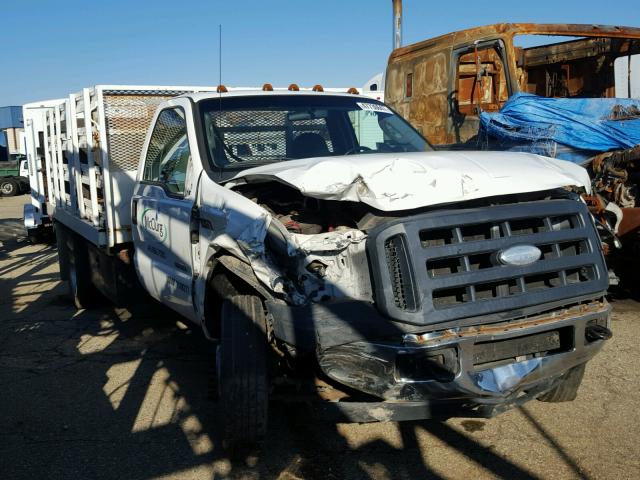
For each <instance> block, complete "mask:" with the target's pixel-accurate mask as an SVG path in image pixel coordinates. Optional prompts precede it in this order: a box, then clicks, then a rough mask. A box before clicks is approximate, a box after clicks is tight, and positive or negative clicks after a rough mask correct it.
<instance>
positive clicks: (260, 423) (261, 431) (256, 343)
mask: <svg viewBox="0 0 640 480" xmlns="http://www.w3.org/2000/svg"><path fill="white" fill-rule="evenodd" d="M221 316H222V318H221V338H220V344H219V345H218V347H217V351H216V373H217V380H218V395H219V401H220V404H221V407H222V412H221V413H222V416H223V423H224V433H223V435H224V443H225V446H226V448H227V449H229V450H231V451H238V450H239V449H242V448H249V447H252V446H255V445H256V444H257V443H258V442H259V441H260V440H261V439H262V438H263V437H264V435H265V433H266V429H267V407H268V379H267V352H268V348H267V347H268V344H267V338H266V323H265V315H264V309H263V306H262V302H261V300H260V299H259V298H258V297H256V296H253V295H238V296H234V297H232V298H231V299H228V300H225V301H224V303H223V305H222V310H221Z"/></svg>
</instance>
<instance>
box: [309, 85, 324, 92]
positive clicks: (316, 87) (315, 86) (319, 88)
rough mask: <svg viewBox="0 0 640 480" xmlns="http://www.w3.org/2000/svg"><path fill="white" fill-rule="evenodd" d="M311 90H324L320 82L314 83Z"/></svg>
mask: <svg viewBox="0 0 640 480" xmlns="http://www.w3.org/2000/svg"><path fill="white" fill-rule="evenodd" d="M312 90H313V91H314V92H324V88H322V85H320V84H317V85H314V86H313V88H312Z"/></svg>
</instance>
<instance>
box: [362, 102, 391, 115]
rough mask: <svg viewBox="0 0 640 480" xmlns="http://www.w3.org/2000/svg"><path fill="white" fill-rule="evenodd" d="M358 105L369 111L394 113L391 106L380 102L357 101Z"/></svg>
mask: <svg viewBox="0 0 640 480" xmlns="http://www.w3.org/2000/svg"><path fill="white" fill-rule="evenodd" d="M356 105H358V106H359V107H360V108H361V109H362V110H366V111H368V112H379V113H393V112H392V111H391V110H390V109H389V107H386V106H385V105H381V104H379V103H363V102H356Z"/></svg>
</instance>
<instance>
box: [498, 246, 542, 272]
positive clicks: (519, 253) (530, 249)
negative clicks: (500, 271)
mask: <svg viewBox="0 0 640 480" xmlns="http://www.w3.org/2000/svg"><path fill="white" fill-rule="evenodd" d="M541 256H542V252H541V251H540V249H539V248H538V247H536V246H534V245H514V246H513V247H509V248H507V249H506V250H502V251H501V252H500V253H498V261H499V262H500V263H502V264H503V265H516V266H518V267H523V266H525V265H531V264H532V263H533V262H535V261H537V260H539V259H540V257H541Z"/></svg>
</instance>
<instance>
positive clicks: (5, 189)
mask: <svg viewBox="0 0 640 480" xmlns="http://www.w3.org/2000/svg"><path fill="white" fill-rule="evenodd" d="M0 191H2V193H4V194H5V195H11V194H12V193H13V185H12V184H11V183H9V182H6V183H3V184H2V185H1V186H0Z"/></svg>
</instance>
